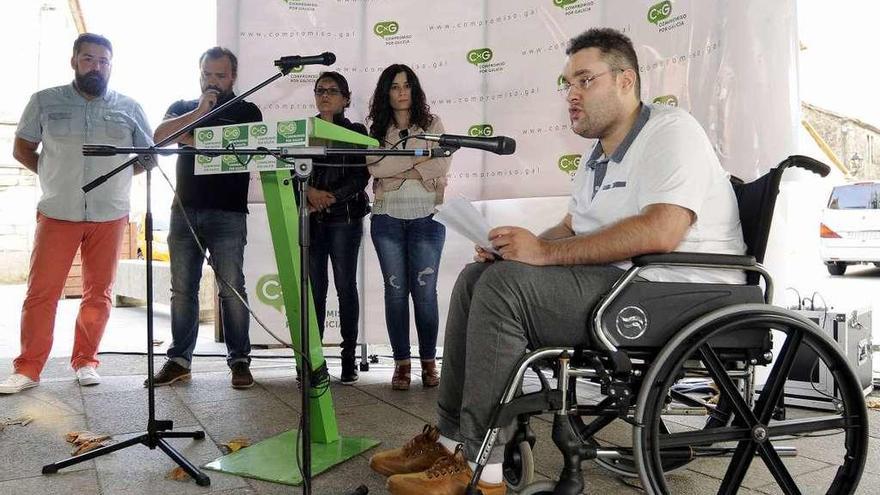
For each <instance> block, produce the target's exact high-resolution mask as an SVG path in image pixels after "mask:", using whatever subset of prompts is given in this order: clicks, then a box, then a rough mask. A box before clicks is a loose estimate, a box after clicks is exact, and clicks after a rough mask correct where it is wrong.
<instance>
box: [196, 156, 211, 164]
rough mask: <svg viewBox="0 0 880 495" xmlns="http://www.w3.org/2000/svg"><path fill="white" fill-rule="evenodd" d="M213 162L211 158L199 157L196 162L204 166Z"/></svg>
mask: <svg viewBox="0 0 880 495" xmlns="http://www.w3.org/2000/svg"><path fill="white" fill-rule="evenodd" d="M211 160H212V158H211V157H210V156H205V155H198V156H197V157H196V161H198V162H199V163H201V164H202V165H206V164H208V163H211Z"/></svg>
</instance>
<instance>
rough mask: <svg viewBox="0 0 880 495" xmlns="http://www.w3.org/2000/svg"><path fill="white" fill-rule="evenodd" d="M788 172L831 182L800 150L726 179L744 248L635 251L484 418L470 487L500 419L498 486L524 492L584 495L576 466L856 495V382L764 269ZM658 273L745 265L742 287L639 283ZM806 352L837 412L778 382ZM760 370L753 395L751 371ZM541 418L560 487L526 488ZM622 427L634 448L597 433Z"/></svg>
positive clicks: (862, 422)
mask: <svg viewBox="0 0 880 495" xmlns="http://www.w3.org/2000/svg"><path fill="white" fill-rule="evenodd" d="M789 167H799V168H802V169H805V170H808V171H810V172H813V173H816V174H818V175H820V176H822V177H824V176H826V175H827V174H828V173H829V168H828V166H827V165H825V164H823V163H821V162H818V161H816V160H813V159H811V158H808V157H804V156H797V155H796V156H791V157H789V158H787V159H786V160H784V161H783V162H782V163H780V164H779V165H778V166H777V167H775V168H774V169H772V170H771V171H770V172H769V173H768V174H766V175H764V176H763V177H761V178H760V179H758V180H756V181H754V182H751V183H748V184H745V183H743V182H742V181H739V180H737V179H735V178H732V179H731V182H732V183H733V188H734V192H735V194H736V198H737V203H738V206H739V214H740V221H741V225H742V229H743V237H744V239H745V242H746V245H747V248H748V250H747V254H746V255H742V256H736V255H718V254H705V253H682V252H676V253H669V254H652V255H644V256H639V257H637V258H634V259H633V260H632V262H633V266H632V268H630V269H629V270H628V271H627V272H626V273H625V274H624V275H623V276H622V277H621V278H620V279H619V280H618V281H617V282H616V283H615V284H614V285H613V286H612V288H611V289H610V292H609V293H608V294H606V295H605V296H604V297H603V298H602V299H601V300H600V301H599V303H598V304H597V305H596V307H595V309H594V310H593V313H592V317H591V321H590V322H588V324H587V328H586V331H587V334H588V335H589V337H590V339H589V342H588V345H584V346H583V347H573V348H563V347H554V348H540V349H535V350H533V351H532V352H530V353H528V354H526V355H525V356H523V357H522V358H521V360H520V361H519V363H518V365H517V367H516V369H515V371H514V373H513V374H512V375H511V376H510V378H509V380H508V384H507V387H506V389H505V392H504V393H503V395H502V397H501V400H500V402H499V404H498V406H496V407H495V409H494V410H493V414H492V418H491V420H490V423H489V426H490V429H489V431H487V432H486V434H485V437H484V439H483V443H482V447H481V449H480V452H479V455H478V458H477V460H476V462H477V466H476V468H475V469H474V475H473V478H472V479H471V483H470V485H469V486H468V489H467V493H469V494H476V493H479V490H478V489H477V488H476V482H477V480H479V477H480V474H481V472H482V469H483V466H485V464H486V462H487V460H488V457H489V453H490V451H491V450H492V447H493V446H494V445H495V441H496V439H497V437H498V434H499V432H500V431H501V428H503V427H507V426H508V425H511V424H515V425H516V427H515V432H514V434H513V436H512V440H511V441H510V442H509V443H508V444H507V445H506V446H505V456H504V458H505V460H504V474H505V481H506V482H507V484H508V487H509V488H510V489H511V490H512V491H513V492H516V493H521V494H534V493H547V494H549V493H553V494H558V495H568V494H580V493H582V492H583V491H584V488H585V486H584V471H583V466H582V464H583V461H587V460H592V461H595V462H596V463H597V464H598V465H599V466H600V467H601V468H603V469H606V470H610V471H611V472H613V473H615V474H617V475H619V476H623V477H630V478H633V479H634V480H633V483H635V479H636V478H637V480H638V482H639V483H640V485H641V488H643V489H644V490H645V491H646V492H648V493H650V494H667V493H683V492H691V493H695V492H697V491H699V492H700V493H702V492H705V491H706V485H707V484H711V485H714V488H712V489H711V490H713V491H715V492H717V493H719V494H734V493H737V492H738V491H739V490H740V489H741V487H746V488H754V487H758V486H762V487H763V486H766V485H770V484H772V483H774V482H775V483H776V485H777V487H774V490H776V491H781V492H782V493H788V494H795V493H801V492H802V491H804V490H805V488H809V491H811V492H817V491H821V492H823V493H829V494H843V493H853V492H854V491H855V489H856V487H857V486H858V482H859V479H860V477H861V474H862V470H863V468H864V464H865V460H866V457H867V451H868V419H867V409H866V406H865V401H864V397H863V395H862V391H861V387H860V385H859V381H858V379H857V378H856V375H855V373H854V371H853V370H852V368H851V366H850V365H849V364H848V361H847V359H846V357H845V356H844V355H843V354H842V353H841V351H840V349H839V348H838V345H837V344H836V343H835V342H834V341H833V340H832V339H831V338H830V337H829V336H828V335H826V334H825V333H824V332H823V331H822V330H821V329H820V328H819V327H818V326H817V325H816V323H814V322H813V321H811V320H809V319H807V318H805V317H803V316H801V315H799V314H797V313H795V312H793V311H789V310H786V309H783V308H779V307H776V306H772V305H771V303H772V301H771V298H772V293H773V280H772V278H771V277H770V274H769V273H768V272H767V271H766V270H765V269H764V268H763V266H762V265H761V263H762V261H763V258H764V254H765V251H766V247H767V240H768V238H769V233H770V224H771V219H772V217H773V210H774V207H775V203H776V196H777V194H778V192H779V183H780V180H781V177H782V174H783V172H784V171H785V170H786V169H787V168H789ZM656 266H686V267H698V268H713V269H729V270H742V271H744V272H745V273H746V279H747V282H746V284H745V285H726V284H705V283H672V282H650V281H646V280H644V279H642V278H640V277H639V274H640V273H641V272H642V271H643V270H645V269H648V268H650V267H656ZM761 282H763V288H762V284H761ZM774 342H778V344H777V345H774ZM810 356H812V357H813V358H815V362H816V366H814V368H813V369H812V370H809V373H808V374H810V375H811V376H812V375H815V373H816V372H817V367H818V366H819V364H821V366H823V367H824V368H827V370H828V371H829V372H830V374H831V375H833V379H834V384H835V390H836V393H835V395H834V397H832V399H833V400H832V403H833V405H834V408H835V410H834V411H832V412H825V411H823V412H821V413H820V412H817V411H805V410H792V409H787V408H786V407H785V389H786V382H787V381H788V380H789V379H791V378H792V376H793V375H794V374H797V373H802V370H800V371H799V369H798V366H800V365H802V363H803V362H804V358H805V357H810ZM548 367H549V370H547V368H548ZM767 367H769V370H770V371H769V374H768V375H767V378H766V382H765V383H764V384H763V387H761V388H760V390H759V389H757V388H756V386H755V383H756V373H757V372H758V370H759V369H763V370H766V369H767ZM530 370H531V371H532V372H534V373H535V374H536V375H537V378H538V383H537V385H538V386H537V388H538V389H537V390H532V391H528V390H526V389H525V388H524V387H523V383H524V378H525V376H526V373H528V372H529V371H530ZM545 370H546V371H547V372H546V373H545ZM550 371H552V375H551V374H550ZM554 385H555V386H554ZM579 387H580V388H581V389H584V388H589V389H590V390H592V391H594V393H593V396H592V397H589V398H588V399H586V400H583V399H580V398H579V397H580V396H579V394H578V393H577V391H578V388H579ZM532 388H536V387H534V386H533V387H532ZM546 413H549V414H552V418H553V420H552V430H551V431H552V433H551V437H552V440H553V443H554V444H555V445H556V447H557V448H558V449H559V451H560V452H561V453H562V457H563V469H562V472H561V473H560V475H559V479H558V480H557V481H535V473H534V470H535V458H534V453H533V448H534V446H535V443H536V440H537V436H536V435H535V433H534V432H533V431H532V428H531V426H530V419H531V418H532V417H533V416H535V415H539V414H546ZM621 421H622V422H624V423H622V424H624V425H629V427H631V431H632V443H631V445H629V446H620V445H614V444H612V443H610V442H609V441H605V440H600V438H602V435H600V433H601V432H602V430H603V429H605V428H606V427H609V425H611V424H612V423H616V424H617V425H620V424H621V423H620V422H621ZM786 443H788V444H790V445H786ZM817 444H818V445H819V446H821V447H820V448H819V450H821V455H822V456H823V459H822V462H821V463H820V462H817V461H816V460H812V459H802V460H800V463H798V462H799V461H798V460H797V453H798V445H811V446H812V448H814V449H816V448H817ZM758 459H760V461H759V460H758ZM835 466H836V469H835ZM804 472H808V474H809V476H807V478H808V479H809V482H808V483H809V485H807V486H806V487H801V486H798V484H797V482H796V481H795V479H794V476H795V474H798V475H800V474H803V473H804ZM693 477H699V478H700V483H701V484H700V486H699V487H698V488H695V487H694V486H689V483H693Z"/></svg>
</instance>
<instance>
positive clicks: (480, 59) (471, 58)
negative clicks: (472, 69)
mask: <svg viewBox="0 0 880 495" xmlns="http://www.w3.org/2000/svg"><path fill="white" fill-rule="evenodd" d="M467 60H468V63H469V64H474V65H479V64H485V63H487V62H490V61H491V60H492V50H490V49H489V48H477V49H476V50H471V51H469V52H468V53H467Z"/></svg>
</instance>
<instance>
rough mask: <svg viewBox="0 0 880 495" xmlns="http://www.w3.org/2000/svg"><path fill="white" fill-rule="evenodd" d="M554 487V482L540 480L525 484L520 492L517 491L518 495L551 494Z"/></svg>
mask: <svg viewBox="0 0 880 495" xmlns="http://www.w3.org/2000/svg"><path fill="white" fill-rule="evenodd" d="M555 488H556V483H555V482H553V481H550V480H541V481H536V482H534V483H532V484H530V485H528V486H526V487H525V488H523V490H522V491H521V492H518V493H519V495H553V490H554V489H555Z"/></svg>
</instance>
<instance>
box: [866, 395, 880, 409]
mask: <svg viewBox="0 0 880 495" xmlns="http://www.w3.org/2000/svg"><path fill="white" fill-rule="evenodd" d="M865 405H866V406H868V409H880V398H877V397H871V398H869V399H868V400H867V401H865Z"/></svg>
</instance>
